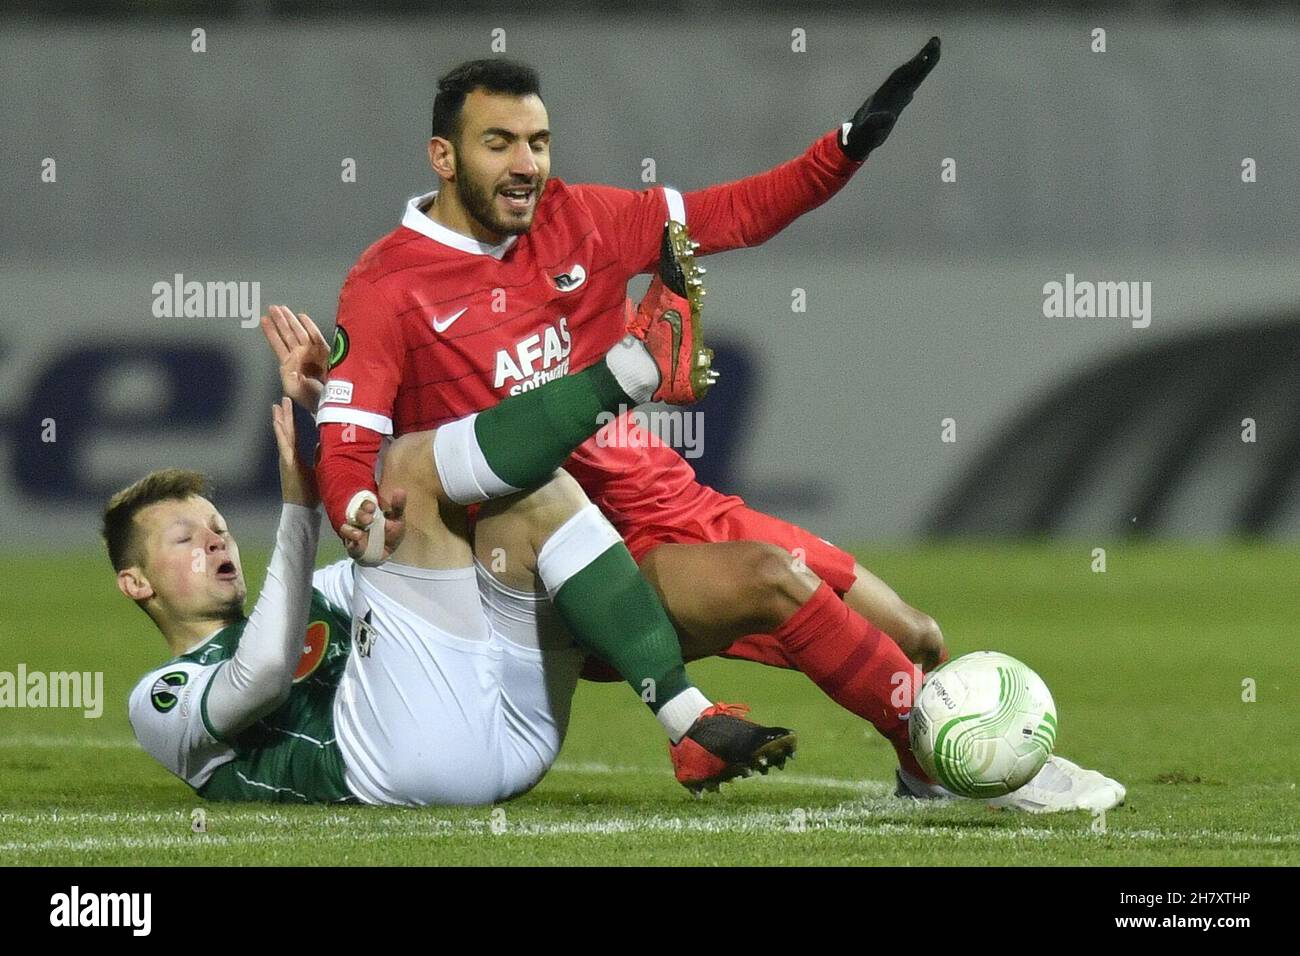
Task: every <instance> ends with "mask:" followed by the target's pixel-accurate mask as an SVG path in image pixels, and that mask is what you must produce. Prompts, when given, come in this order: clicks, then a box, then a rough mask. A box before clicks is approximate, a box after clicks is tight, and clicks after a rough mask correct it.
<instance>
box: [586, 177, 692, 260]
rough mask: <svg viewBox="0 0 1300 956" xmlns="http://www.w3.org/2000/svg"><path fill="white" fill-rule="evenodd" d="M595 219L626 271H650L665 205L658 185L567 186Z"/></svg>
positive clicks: (661, 228)
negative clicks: (640, 188) (648, 187)
mask: <svg viewBox="0 0 1300 956" xmlns="http://www.w3.org/2000/svg"><path fill="white" fill-rule="evenodd" d="M569 188H570V189H571V190H572V191H573V192H574V194H575V195H576V196H577V197H578V199H579V200H581V202H582V204H583V205H584V206H585V207H586V209H587V211H588V212H589V213H590V214H591V218H592V219H593V220H595V222H596V227H597V228H598V229H599V230H600V233H601V236H602V237H603V238H604V239H605V241H607V242H610V243H612V244H613V246H614V249H615V255H617V257H618V260H619V262H620V263H621V264H622V267H623V270H624V271H625V272H627V274H628V275H639V274H641V273H642V272H649V271H650V270H651V268H653V266H654V264H655V263H656V262H657V261H658V260H659V240H660V237H661V235H662V234H663V229H664V222H665V221H666V220H667V219H668V211H667V209H668V207H667V205H666V202H665V199H664V190H663V189H662V188H660V187H658V186H656V187H655V188H653V189H643V190H640V191H637V190H633V189H620V188H619V187H617V186H598V185H593V184H591V183H582V184H580V185H574V186H570V187H569Z"/></svg>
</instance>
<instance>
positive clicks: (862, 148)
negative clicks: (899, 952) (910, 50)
mask: <svg viewBox="0 0 1300 956" xmlns="http://www.w3.org/2000/svg"><path fill="white" fill-rule="evenodd" d="M938 62H939V38H938V37H930V42H929V43H927V44H926V45H925V46H924V47H922V48H921V52H920V53H918V54H917V55H916V56H914V57H913V58H912V59H910V60H908V61H907V62H906V63H904V64H903V65H902V66H900V67H899V68H898V69H897V70H895V71H894V72H893V73H891V74H889V79H887V80H885V82H884V83H882V84H881V86H880V89H878V90H876V92H874V93H872V94H871V97H870V99H868V100H867V101H866V102H865V103H863V104H862V108H861V109H859V110H858V111H857V112H856V113H854V114H853V122H852V123H845V124H844V128H843V130H842V131H841V132H840V138H839V144H840V149H842V150H844V155H845V156H847V157H848V158H849V159H852V160H856V161H858V162H861V161H862V160H864V159H866V158H867V154H869V153H870V152H871V151H872V150H873V149H875V148H876V147H877V146H879V145H880V144H881V143H883V142H884V141H885V140H886V139H887V138H888V137H889V131H890V130H891V129H893V128H894V124H895V123H896V122H898V114H899V113H901V112H903V107H904V106H906V105H907V104H908V103H910V102H912V94H913V93H915V92H916V88H917V87H918V86H920V85H921V81H922V80H924V79H925V78H926V77H927V76H928V75H929V74H930V71H931V70H933V69H934V65H935V64H936V63H938Z"/></svg>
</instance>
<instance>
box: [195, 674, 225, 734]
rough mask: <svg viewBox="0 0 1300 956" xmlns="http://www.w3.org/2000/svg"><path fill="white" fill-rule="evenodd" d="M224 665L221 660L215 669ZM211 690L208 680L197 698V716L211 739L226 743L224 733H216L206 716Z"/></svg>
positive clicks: (209, 718)
mask: <svg viewBox="0 0 1300 956" xmlns="http://www.w3.org/2000/svg"><path fill="white" fill-rule="evenodd" d="M224 665H225V661H222V662H221V663H220V664H218V665H217V669H218V670H220V669H221V667H223V666H224ZM211 690H212V681H208V686H207V687H204V688H203V696H202V697H200V698H199V716H200V717H201V718H203V729H204V730H206V731H207V732H208V733H209V734H211V735H212V739H213V740H219V741H221V742H222V743H223V744H228V743H230V741H229V740H227V739H226V737H225V735H224V734H219V733H217V728H216V727H213V726H212V718H211V717H209V716H208V692H209V691H211Z"/></svg>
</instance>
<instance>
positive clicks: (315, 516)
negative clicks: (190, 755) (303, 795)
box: [202, 504, 320, 737]
mask: <svg viewBox="0 0 1300 956" xmlns="http://www.w3.org/2000/svg"><path fill="white" fill-rule="evenodd" d="M319 539H320V512H319V511H318V510H317V509H315V508H306V507H304V506H302V505H291V504H285V506H284V508H283V510H282V511H281V512H280V528H279V530H278V531H277V532H276V535H275V551H274V552H273V553H272V555H271V563H270V565H269V566H268V567H267V569H266V583H265V584H263V585H262V593H261V595H260V596H259V597H258V599H257V604H256V605H254V606H253V613H252V614H251V615H249V618H248V624H247V625H245V627H244V633H243V636H242V637H240V639H239V647H238V648H237V649H236V651H235V653H234V656H232V657H231V658H230V660H228V661H227V662H226V663H225V666H224V667H221V668H219V669H218V670H217V673H216V674H215V676H213V677H212V683H211V686H210V687H209V688H208V690H207V694H206V696H205V697H204V699H203V706H202V710H203V717H204V719H205V720H206V721H207V723H208V726H209V727H210V728H211V730H212V731H213V732H214V733H215V734H216V735H217V736H225V737H229V736H231V735H233V734H237V733H238V732H239V731H241V730H243V729H244V728H245V727H248V726H249V725H250V724H252V723H254V722H255V721H257V720H258V719H259V718H261V717H265V716H266V715H267V714H269V713H271V712H272V711H273V710H275V709H276V708H277V707H279V706H280V705H281V704H283V703H284V702H285V700H287V699H288V696H289V691H290V690H291V689H292V687H293V673H294V671H295V670H296V669H297V667H298V660H299V659H300V658H301V657H302V636H303V634H304V633H306V631H307V617H308V615H309V614H310V612H311V587H312V566H313V565H314V564H315V563H316V545H317V542H318V541H319Z"/></svg>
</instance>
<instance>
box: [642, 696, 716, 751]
mask: <svg viewBox="0 0 1300 956" xmlns="http://www.w3.org/2000/svg"><path fill="white" fill-rule="evenodd" d="M712 706H713V704H712V702H710V700H709V698H707V697H705V696H704V695H703V694H701V693H700V690H699V688H698V687H688V688H686V689H685V690H684V691H682V692H681V693H680V694H678V695H677V696H676V697H674V698H673V699H672V700H670V701H668V703H666V704H664V705H663V706H662V707H660V708H659V712H658V713H657V714H655V719H656V720H658V721H659V723H660V724H662V725H663V728H664V730H666V731H668V739H669V740H671V741H672V742H673V743H678V742H680V741H681V739H682V738H683V737H685V736H686V731H688V730H690V729H691V724H693V723H695V721H696V720H697V719H698V718H699V716H700V714H701V713H703V712H704V711H705V710H707V709H708V708H709V707H712Z"/></svg>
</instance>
